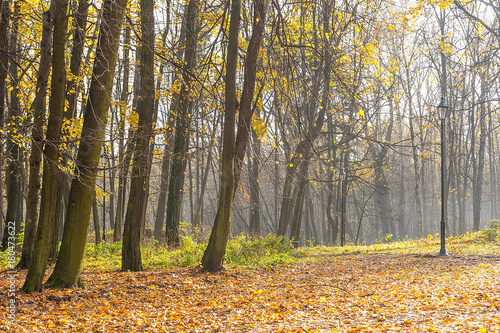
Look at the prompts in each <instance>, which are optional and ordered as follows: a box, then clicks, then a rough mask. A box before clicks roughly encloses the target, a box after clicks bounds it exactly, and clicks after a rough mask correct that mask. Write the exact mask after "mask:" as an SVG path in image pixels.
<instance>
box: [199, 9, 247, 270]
mask: <svg viewBox="0 0 500 333" xmlns="http://www.w3.org/2000/svg"><path fill="white" fill-rule="evenodd" d="M240 12H241V0H233V1H232V2H231V18H230V23H229V41H228V45H227V61H226V90H225V92H226V99H225V103H224V129H223V144H222V160H221V163H222V170H221V177H220V195H219V207H218V209H217V215H216V216H215V221H214V225H213V228H212V232H211V233H210V239H209V240H208V246H207V248H206V249H205V252H204V253H203V258H202V260H201V264H202V266H203V269H204V270H206V271H211V272H216V271H219V270H221V269H222V267H223V263H224V256H225V254H226V245H227V241H228V239H229V231H230V229H231V206H232V204H233V200H234V194H233V192H234V185H235V178H234V154H235V148H236V143H235V139H236V135H235V125H236V104H237V96H236V73H237V64H238V38H239V36H238V35H239V27H240Z"/></svg>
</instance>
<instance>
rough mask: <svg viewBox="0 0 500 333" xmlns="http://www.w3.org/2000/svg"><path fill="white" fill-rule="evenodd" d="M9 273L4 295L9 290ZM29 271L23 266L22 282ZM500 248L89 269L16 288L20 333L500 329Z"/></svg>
mask: <svg viewBox="0 0 500 333" xmlns="http://www.w3.org/2000/svg"><path fill="white" fill-rule="evenodd" d="M6 274H7V273H6V272H3V273H1V275H0V277H1V278H0V283H1V285H0V288H1V290H0V295H1V299H2V301H3V302H4V301H5V300H6V299H7V289H8V287H7V282H6V279H5V278H4V277H6ZM24 274H25V272H22V273H20V274H18V276H17V279H18V281H17V282H18V284H19V285H20V284H21V282H22V279H24ZM499 276H500V261H499V258H498V257H477V256H475V257H471V256H469V257H454V256H450V257H448V258H435V257H431V256H415V255H387V254H364V255H338V256H330V257H328V258H325V260H322V261H321V262H316V263H305V264H299V265H297V266H290V267H277V268H271V269H255V270H238V269H231V270H228V271H224V272H221V273H218V274H208V273H203V272H200V271H199V269H198V268H194V267H191V268H175V269H164V270H149V271H144V272H139V273H124V272H116V271H106V272H87V273H83V275H82V279H83V281H84V282H85V284H86V285H87V287H86V289H77V288H74V289H68V290H44V291H43V292H42V293H34V294H32V295H25V294H22V293H21V292H17V295H16V322H17V324H16V325H14V326H13V327H10V326H9V323H8V322H7V320H6V317H5V311H6V310H4V309H2V311H4V316H2V321H1V323H0V329H7V328H11V329H13V331H18V332H44V331H49V332H61V331H67V332H70V331H84V332H98V331H105V332H206V331H209V332H210V331H224V332H227V331H241V332H288V331H293V332H312V331H318V332H325V331H326V332H330V331H331V332H337V331H338V332H366V331H370V332H372V331H373V332H376V331H405V332H414V331H420V332H433V331H436V332H443V331H447V332H460V331H475V332H495V331H496V332H498V331H500V277H499Z"/></svg>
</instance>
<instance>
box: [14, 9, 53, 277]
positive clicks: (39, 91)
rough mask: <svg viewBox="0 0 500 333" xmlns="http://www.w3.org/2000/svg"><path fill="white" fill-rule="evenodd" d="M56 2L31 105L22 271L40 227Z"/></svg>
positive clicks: (47, 19)
mask: <svg viewBox="0 0 500 333" xmlns="http://www.w3.org/2000/svg"><path fill="white" fill-rule="evenodd" d="M53 6H54V2H53V1H52V2H51V4H50V7H49V9H48V10H47V11H46V12H44V13H43V31H42V40H41V41H40V65H39V67H38V77H37V83H36V84H37V88H36V96H35V99H34V100H33V104H32V105H31V109H32V111H33V118H34V120H33V128H32V131H31V137H32V142H31V155H30V161H29V164H30V170H29V171H30V173H29V187H28V198H27V204H26V223H25V226H24V240H23V249H22V254H21V259H20V261H19V263H18V264H17V266H18V267H20V268H28V267H29V263H30V261H31V255H32V252H33V247H34V245H35V236H36V227H37V222H38V207H39V199H40V197H39V192H40V187H41V183H40V172H41V169H42V152H43V138H44V136H43V126H44V125H45V117H46V97H47V86H48V79H49V74H50V67H51V64H52V59H51V49H52V27H53V23H54V17H53V16H54V8H53Z"/></svg>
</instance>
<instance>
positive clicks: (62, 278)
mask: <svg viewBox="0 0 500 333" xmlns="http://www.w3.org/2000/svg"><path fill="white" fill-rule="evenodd" d="M126 5H127V0H105V1H104V3H103V11H102V17H103V19H102V24H101V27H100V32H99V40H98V42H97V50H96V55H95V60H94V68H93V71H92V80H91V83H90V91H89V98H88V101H87V107H86V109H85V115H84V122H83V127H82V137H81V142H80V146H79V148H78V154H77V158H76V165H78V169H77V170H75V171H76V173H75V178H74V179H73V181H72V182H71V190H70V194H69V200H68V211H67V214H66V219H65V224H64V233H63V239H62V244H61V250H60V252H59V256H58V258H57V262H56V265H55V267H54V271H53V272H52V275H51V277H50V279H49V280H50V287H51V288H61V287H67V286H73V285H76V284H77V281H78V276H79V274H80V270H81V265H82V261H83V255H84V251H85V244H86V241H87V232H88V228H89V223H90V210H91V206H92V194H93V192H94V188H95V180H96V174H97V165H98V163H99V156H100V153H101V149H102V142H103V140H104V130H105V127H106V123H107V113H108V109H109V106H110V104H111V91H112V88H113V76H114V73H115V68H116V61H117V54H118V45H119V41H120V38H119V36H120V32H121V28H122V23H123V18H124V13H125V8H126Z"/></svg>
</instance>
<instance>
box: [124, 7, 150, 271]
mask: <svg viewBox="0 0 500 333" xmlns="http://www.w3.org/2000/svg"><path fill="white" fill-rule="evenodd" d="M140 4H141V32H142V47H141V68H140V75H141V87H140V94H139V100H138V105H137V113H138V114H139V123H138V127H137V130H136V141H135V150H134V158H133V165H132V174H131V176H132V178H131V180H130V191H129V201H128V204H127V214H126V216H125V225H124V229H123V246H122V270H123V271H126V270H130V271H139V270H142V260H141V247H140V240H141V224H142V219H143V214H144V210H143V207H144V204H145V199H146V182H147V180H148V172H147V170H148V163H149V160H148V159H149V151H150V149H151V144H150V139H151V134H152V123H153V111H154V97H155V87H154V50H155V47H154V11H153V7H154V3H153V0H141V3H140Z"/></svg>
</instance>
